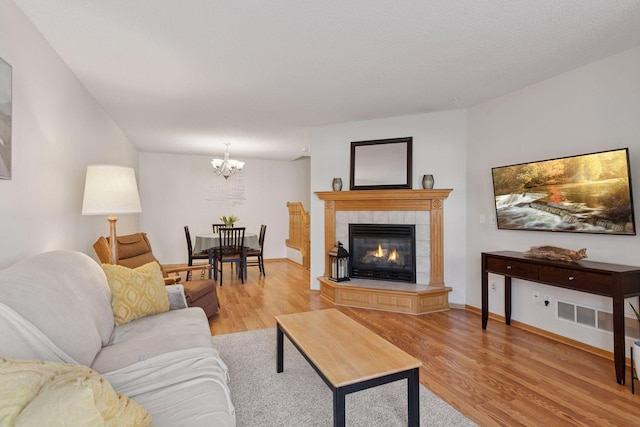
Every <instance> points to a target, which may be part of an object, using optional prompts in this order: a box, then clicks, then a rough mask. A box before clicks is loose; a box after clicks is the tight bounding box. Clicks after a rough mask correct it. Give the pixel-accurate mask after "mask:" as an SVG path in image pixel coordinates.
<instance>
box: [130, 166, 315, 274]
mask: <svg viewBox="0 0 640 427" xmlns="http://www.w3.org/2000/svg"><path fill="white" fill-rule="evenodd" d="M232 157H233V156H232ZM238 160H243V161H245V162H246V164H245V167H244V169H243V173H242V176H233V177H230V178H229V179H228V180H226V181H225V179H224V178H222V177H221V176H215V175H214V174H213V172H212V168H211V157H210V156H194V155H178V154H161V153H140V180H139V186H140V193H141V195H140V197H141V203H142V214H141V215H140V230H142V231H145V232H146V233H147V234H148V235H149V240H150V241H151V245H152V247H153V253H154V254H155V255H156V257H157V258H158V260H159V261H160V262H161V263H169V264H175V263H184V262H186V260H187V245H186V242H185V236H184V228H183V227H184V226H185V225H188V226H189V231H190V232H191V237H192V239H193V240H194V241H195V235H196V234H198V233H199V232H204V233H211V224H212V223H218V222H220V221H219V220H218V218H220V217H221V216H222V215H227V216H229V215H234V216H237V217H239V218H240V221H239V222H238V223H237V224H236V226H241V227H246V229H247V232H254V233H258V232H259V231H260V224H266V225H267V233H266V237H265V248H264V251H265V258H267V259H268V258H285V257H286V256H287V251H286V246H285V240H286V239H287V238H288V237H289V211H288V209H287V202H297V201H303V200H308V198H309V184H308V182H309V161H308V160H306V159H303V160H299V161H292V162H289V161H273V160H255V159H240V158H238ZM234 191H235V192H237V193H234ZM232 194H238V195H239V199H238V198H233V197H231V196H230V195H232ZM227 196H229V197H230V198H227Z"/></svg>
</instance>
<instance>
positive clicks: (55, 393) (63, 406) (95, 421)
mask: <svg viewBox="0 0 640 427" xmlns="http://www.w3.org/2000/svg"><path fill="white" fill-rule="evenodd" d="M44 425H46V426H48V427H66V426H84V427H104V426H105V425H106V424H105V423H104V418H102V415H101V414H100V412H99V411H98V408H96V405H95V402H94V401H93V390H91V388H90V387H89V386H73V385H68V386H63V387H58V388H52V389H49V390H45V391H43V392H41V393H40V394H38V395H37V396H36V398H35V399H33V400H32V401H31V402H30V403H29V404H28V405H27V406H26V408H24V409H23V410H22V412H20V414H19V415H18V417H17V418H16V424H15V427H41V426H44Z"/></svg>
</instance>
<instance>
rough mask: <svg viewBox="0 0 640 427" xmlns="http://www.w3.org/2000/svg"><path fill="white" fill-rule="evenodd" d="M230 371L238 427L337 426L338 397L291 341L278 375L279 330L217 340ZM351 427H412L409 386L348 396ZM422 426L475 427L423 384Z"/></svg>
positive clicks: (385, 387)
mask: <svg viewBox="0 0 640 427" xmlns="http://www.w3.org/2000/svg"><path fill="white" fill-rule="evenodd" d="M212 341H213V345H214V346H215V348H217V349H218V351H220V355H221V356H222V359H223V360H224V361H225V362H226V363H227V365H228V366H229V375H230V388H231V399H232V402H233V404H234V406H235V408H236V416H237V425H238V427H258V426H260V427H270V426H273V427H276V426H277V427H289V426H291V427H294V426H295V427H306V426H308V427H316V426H317V427H327V426H332V425H333V396H332V393H331V390H330V389H329V387H327V385H326V384H325V383H324V381H322V379H321V378H320V377H319V376H318V374H317V373H316V372H315V370H314V369H313V368H312V367H311V365H309V363H308V362H307V361H306V360H305V359H304V357H303V356H302V355H301V354H300V353H299V352H298V350H297V349H296V348H295V347H294V346H293V344H291V342H290V341H289V340H288V339H287V338H286V336H285V338H284V343H285V344H284V372H282V373H280V374H278V373H276V330H275V329H262V330H258V331H250V332H239V333H235V334H228V335H217V336H214V337H212ZM346 413H347V415H346V421H347V426H350V427H351V426H353V427H356V426H360V427H374V426H375V427H378V426H380V427H392V426H406V425H407V386H406V381H404V380H403V381H396V382H394V383H390V384H385V385H382V386H378V387H374V388H371V389H368V390H364V391H359V392H355V393H351V394H349V395H347V397H346ZM420 424H421V425H422V426H456V427H458V426H475V425H476V424H474V423H473V422H471V421H470V420H469V419H468V418H466V417H465V416H464V415H462V414H461V413H460V412H458V411H457V410H456V409H454V408H453V407H452V406H450V405H449V404H448V403H446V402H444V401H443V400H442V399H440V398H439V397H437V396H436V395H435V394H433V393H432V392H431V391H429V390H428V389H427V388H425V387H424V386H422V385H420Z"/></svg>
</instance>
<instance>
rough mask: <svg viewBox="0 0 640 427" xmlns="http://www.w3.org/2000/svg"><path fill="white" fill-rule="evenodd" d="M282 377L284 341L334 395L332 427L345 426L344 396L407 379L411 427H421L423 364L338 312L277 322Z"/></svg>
mask: <svg viewBox="0 0 640 427" xmlns="http://www.w3.org/2000/svg"><path fill="white" fill-rule="evenodd" d="M276 322H277V344H278V355H277V362H276V363H277V366H276V369H277V372H282V371H283V368H284V366H283V364H284V363H283V344H284V342H283V341H284V340H283V336H284V335H287V337H288V338H289V340H290V341H291V342H292V343H293V345H295V346H296V348H297V349H298V350H299V351H300V353H302V355H303V356H304V357H305V358H306V359H307V361H308V362H309V363H310V364H311V366H313V368H314V369H315V370H316V372H317V373H318V375H320V377H321V378H322V379H323V380H324V382H325V383H326V384H327V385H328V386H329V388H330V389H331V390H332V391H333V425H334V426H344V425H345V396H346V395H347V394H349V393H353V392H356V391H360V390H365V389H368V388H371V387H376V386H379V385H382V384H386V383H390V382H393V381H398V380H401V379H404V378H406V379H407V398H408V407H409V408H408V409H409V426H419V425H420V402H419V398H420V388H419V386H420V380H419V368H420V366H421V365H422V362H420V361H419V360H418V359H416V358H414V357H412V356H411V355H409V354H407V353H405V352H404V351H402V350H401V349H399V348H398V347H396V346H394V345H393V344H391V343H390V342H388V341H386V340H385V339H383V338H382V337H379V336H378V335H376V334H374V333H373V332H371V331H370V330H369V329H367V328H365V327H364V326H362V325H360V324H359V323H358V322H356V321H354V320H352V319H350V318H349V317H347V316H346V315H344V314H342V313H341V312H339V311H338V310H336V309H334V308H332V309H328V310H318V311H309V312H305V313H296V314H285V315H281V316H276Z"/></svg>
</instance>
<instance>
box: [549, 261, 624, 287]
mask: <svg viewBox="0 0 640 427" xmlns="http://www.w3.org/2000/svg"><path fill="white" fill-rule="evenodd" d="M539 279H540V280H541V281H543V282H548V283H552V284H556V285H558V286H566V287H569V288H578V289H579V290H582V291H586V292H589V291H591V292H595V293H601V292H603V291H609V292H610V289H611V285H612V283H613V278H612V276H611V275H610V274H598V273H588V272H585V271H576V270H571V269H568V268H556V267H547V266H541V267H540V270H539Z"/></svg>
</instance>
